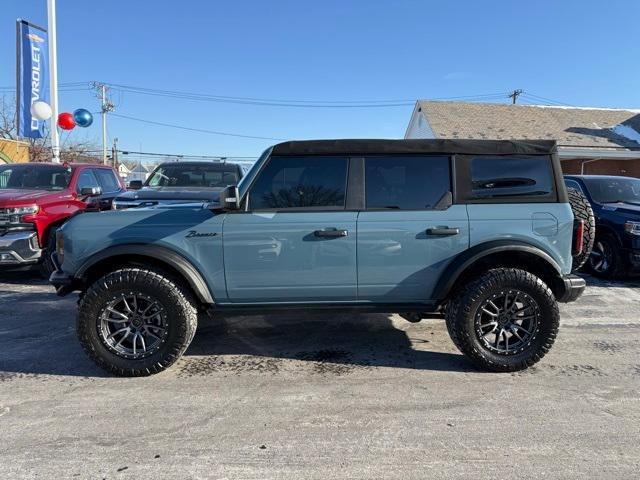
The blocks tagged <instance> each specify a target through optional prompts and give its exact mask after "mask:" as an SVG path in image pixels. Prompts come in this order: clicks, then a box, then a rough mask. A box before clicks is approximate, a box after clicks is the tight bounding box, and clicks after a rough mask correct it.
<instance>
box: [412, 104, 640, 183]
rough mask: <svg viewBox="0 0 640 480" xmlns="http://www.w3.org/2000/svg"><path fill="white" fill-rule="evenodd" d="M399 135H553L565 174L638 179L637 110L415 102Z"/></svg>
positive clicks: (639, 119)
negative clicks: (606, 175)
mask: <svg viewBox="0 0 640 480" xmlns="http://www.w3.org/2000/svg"><path fill="white" fill-rule="evenodd" d="M405 138H461V139H462V138H471V139H496V140H511V139H519V140H520V139H525V140H526V139H543V140H546V139H549V140H551V139H553V140H556V141H557V142H558V155H559V157H560V160H561V161H562V167H563V170H564V172H565V173H573V174H579V173H584V174H608V175H625V176H633V177H640V110H624V109H612V108H572V107H550V106H543V105H510V104H492V103H467V102H436V101H428V100H418V101H417V102H416V106H415V108H414V110H413V114H412V116H411V119H410V121H409V126H408V127H407V131H406V133H405Z"/></svg>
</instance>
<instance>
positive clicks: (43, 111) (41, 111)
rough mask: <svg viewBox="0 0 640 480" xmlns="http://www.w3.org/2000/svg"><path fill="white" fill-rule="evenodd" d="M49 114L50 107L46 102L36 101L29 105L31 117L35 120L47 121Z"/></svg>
mask: <svg viewBox="0 0 640 480" xmlns="http://www.w3.org/2000/svg"><path fill="white" fill-rule="evenodd" d="M51 113H52V112H51V107H50V106H49V104H48V103H47V102H42V101H37V102H33V103H32V104H31V116H33V118H35V119H37V120H49V119H50V118H51Z"/></svg>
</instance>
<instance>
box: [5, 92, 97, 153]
mask: <svg viewBox="0 0 640 480" xmlns="http://www.w3.org/2000/svg"><path fill="white" fill-rule="evenodd" d="M16 120H17V119H16V102H15V97H13V98H11V97H9V99H7V97H6V96H4V95H3V96H2V97H0V138H5V139H9V140H17V138H18V134H17V133H18V129H17V122H16ZM26 141H27V143H28V144H29V161H30V162H46V161H49V160H50V159H51V139H50V131H49V126H48V124H45V127H44V136H43V137H42V138H28V139H26ZM98 151H99V148H98V146H97V145H96V144H95V143H93V142H92V141H89V140H73V141H72V142H70V143H69V142H65V144H64V145H63V148H62V150H61V152H60V159H61V160H62V161H63V162H87V163H99V162H100V161H101V160H100V158H99V157H98V156H96V155H95V154H96V153H97V152H98Z"/></svg>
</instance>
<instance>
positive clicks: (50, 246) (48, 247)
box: [38, 227, 58, 280]
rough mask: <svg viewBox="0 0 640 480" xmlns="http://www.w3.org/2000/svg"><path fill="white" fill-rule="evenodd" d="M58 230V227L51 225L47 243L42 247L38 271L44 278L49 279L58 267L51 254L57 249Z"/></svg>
mask: <svg viewBox="0 0 640 480" xmlns="http://www.w3.org/2000/svg"><path fill="white" fill-rule="evenodd" d="M56 230H58V227H51V228H50V229H49V233H47V239H46V244H45V245H44V248H43V249H42V260H40V263H39V264H38V271H39V272H40V275H41V276H42V278H44V279H46V280H49V277H50V276H51V274H52V273H53V271H54V270H55V269H56V267H55V265H54V264H53V261H52V260H51V254H52V253H53V252H55V250H56Z"/></svg>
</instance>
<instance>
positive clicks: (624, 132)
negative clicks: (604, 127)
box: [611, 124, 640, 144]
mask: <svg viewBox="0 0 640 480" xmlns="http://www.w3.org/2000/svg"><path fill="white" fill-rule="evenodd" d="M611 130H612V131H613V132H614V133H616V134H618V135H620V136H621V137H624V138H627V139H629V140H633V141H634V142H636V143H638V144H640V132H638V131H636V130H634V129H633V128H631V127H630V126H628V125H622V124H619V125H616V126H614V127H611Z"/></svg>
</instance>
